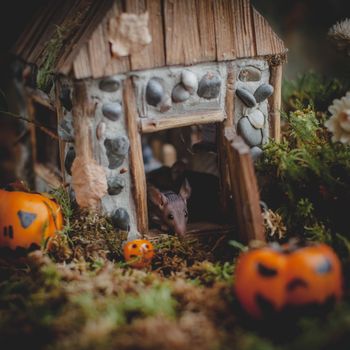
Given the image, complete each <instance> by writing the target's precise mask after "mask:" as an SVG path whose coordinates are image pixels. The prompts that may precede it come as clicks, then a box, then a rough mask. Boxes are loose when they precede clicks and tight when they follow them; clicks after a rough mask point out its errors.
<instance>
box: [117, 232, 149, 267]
mask: <svg viewBox="0 0 350 350" xmlns="http://www.w3.org/2000/svg"><path fill="white" fill-rule="evenodd" d="M153 256H154V249H153V245H152V243H151V242H149V241H147V240H146V239H135V240H133V241H131V242H128V243H126V244H125V246H124V258H125V261H127V262H128V263H129V264H130V265H131V266H132V267H136V268H142V267H146V266H148V265H150V264H151V261H152V258H153Z"/></svg>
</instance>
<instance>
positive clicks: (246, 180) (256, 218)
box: [225, 127, 265, 243]
mask: <svg viewBox="0 0 350 350" xmlns="http://www.w3.org/2000/svg"><path fill="white" fill-rule="evenodd" d="M225 141H226V150H227V159H228V167H229V173H230V179H231V189H232V193H233V197H234V205H235V211H236V219H237V222H238V229H239V238H240V240H241V241H242V242H243V243H249V241H251V240H260V241H265V233H264V224H263V218H262V215H261V209H260V198H259V189H258V185H257V181H256V177H255V172H254V165H253V161H252V158H251V155H250V149H249V147H248V146H247V145H246V143H245V142H244V141H243V139H242V138H241V137H240V136H238V135H237V134H236V131H235V129H234V128H233V127H226V128H225Z"/></svg>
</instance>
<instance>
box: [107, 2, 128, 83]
mask: <svg viewBox="0 0 350 350" xmlns="http://www.w3.org/2000/svg"><path fill="white" fill-rule="evenodd" d="M120 13H122V8H121V2H114V4H113V6H112V8H111V9H110V11H109V12H108V14H107V16H106V17H105V20H104V22H103V35H104V37H105V38H108V23H109V19H110V18H111V17H112V16H117V15H118V14H120ZM108 45H109V43H108ZM107 61H108V64H107V66H106V67H105V76H109V75H113V74H118V73H126V72H128V71H130V58H129V56H126V57H119V58H116V57H113V56H112V52H111V50H108V58H107Z"/></svg>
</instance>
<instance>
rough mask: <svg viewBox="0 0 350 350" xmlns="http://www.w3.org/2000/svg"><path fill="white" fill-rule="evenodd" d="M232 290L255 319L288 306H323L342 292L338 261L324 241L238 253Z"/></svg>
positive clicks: (275, 246) (267, 247)
mask: <svg viewBox="0 0 350 350" xmlns="http://www.w3.org/2000/svg"><path fill="white" fill-rule="evenodd" d="M235 292H236V295H237V298H238V300H239V302H240V304H241V305H242V306H243V308H244V309H245V311H246V312H247V313H248V314H250V315H251V316H253V317H255V318H262V317H264V316H266V313H270V314H271V313H278V312H280V311H281V310H282V309H284V308H286V307H291V306H292V307H295V306H305V305H309V304H312V305H322V304H324V303H326V302H328V301H329V300H334V301H336V300H339V299H340V297H341V295H342V273H341V264H340V261H339V259H338V257H337V255H336V254H335V253H334V251H333V250H332V249H331V248H330V247H329V246H327V245H326V244H310V245H307V246H297V245H295V244H288V245H284V246H278V245H271V246H266V247H264V248H260V249H255V250H251V251H249V252H247V253H243V254H242V255H241V256H240V258H239V260H238V263H237V268H236V277H235Z"/></svg>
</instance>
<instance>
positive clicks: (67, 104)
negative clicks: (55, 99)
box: [59, 85, 73, 111]
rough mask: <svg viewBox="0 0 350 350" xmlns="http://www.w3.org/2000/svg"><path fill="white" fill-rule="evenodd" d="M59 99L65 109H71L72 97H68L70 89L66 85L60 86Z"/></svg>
mask: <svg viewBox="0 0 350 350" xmlns="http://www.w3.org/2000/svg"><path fill="white" fill-rule="evenodd" d="M59 99H60V101H61V103H62V106H63V107H64V108H65V109H66V110H67V111H71V110H72V108H73V104H72V99H71V97H70V89H69V87H68V86H66V85H64V86H62V89H61V92H60V96H59Z"/></svg>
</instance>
